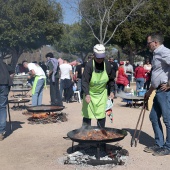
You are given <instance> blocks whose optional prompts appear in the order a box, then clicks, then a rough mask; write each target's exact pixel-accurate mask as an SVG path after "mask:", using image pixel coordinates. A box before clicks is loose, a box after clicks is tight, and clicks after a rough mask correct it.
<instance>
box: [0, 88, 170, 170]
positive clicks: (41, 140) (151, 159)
mask: <svg viewBox="0 0 170 170" xmlns="http://www.w3.org/2000/svg"><path fill="white" fill-rule="evenodd" d="M10 96H11V94H10ZM43 104H49V89H47V90H44V95H43ZM64 105H65V106H66V108H65V109H64V110H63V112H65V113H67V114H68V121H67V122H61V123H53V124H45V125H43V124H38V125H31V124H28V120H27V118H28V116H25V115H23V114H22V112H23V111H13V110H11V119H12V126H13V132H12V133H10V130H9V123H7V137H6V138H5V139H4V140H3V141H0V170H40V169H41V170H47V169H49V170H90V169H97V168H96V167H91V168H89V167H81V166H76V165H63V164H62V163H61V162H60V161H59V159H60V158H61V157H63V155H64V154H65V153H67V151H68V150H69V149H70V147H71V145H72V142H71V140H66V139H64V138H63V137H66V136H67V133H68V132H69V131H71V130H73V129H77V128H80V127H81V124H82V116H81V113H80V111H81V104H80V103H78V102H74V103H64ZM12 106H13V105H12V104H10V107H12ZM140 110H141V108H129V107H125V103H123V102H121V99H120V98H117V99H115V100H114V106H113V113H114V122H113V123H112V124H111V123H110V121H109V119H108V118H107V121H106V127H112V128H118V129H126V130H127V131H128V135H127V136H126V137H125V138H124V139H123V140H121V141H119V142H115V143H111V144H112V145H115V144H119V145H120V146H122V147H123V148H124V149H126V150H128V151H129V159H128V162H127V164H126V165H123V166H116V167H115V169H117V170H119V169H121V170H144V169H145V170H160V169H162V170H169V169H170V161H169V159H170V156H163V157H155V156H152V154H148V153H145V152H143V149H144V147H146V146H148V145H152V144H153V143H154V139H153V130H152V127H151V123H150V121H149V111H146V115H145V120H144V124H143V127H142V132H141V136H140V141H139V143H138V145H137V147H131V146H130V141H131V137H132V135H133V133H134V130H135V126H136V122H137V119H138V116H139V113H140ZM92 125H96V121H93V122H92ZM100 169H101V168H100ZM103 169H106V168H103Z"/></svg>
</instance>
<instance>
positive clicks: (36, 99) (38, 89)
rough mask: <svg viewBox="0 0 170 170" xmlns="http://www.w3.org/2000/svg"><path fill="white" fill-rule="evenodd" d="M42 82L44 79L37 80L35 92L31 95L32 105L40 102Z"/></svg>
mask: <svg viewBox="0 0 170 170" xmlns="http://www.w3.org/2000/svg"><path fill="white" fill-rule="evenodd" d="M44 83H45V79H39V80H38V82H37V85H36V88H35V93H34V94H33V95H32V106H39V105H41V104H42V97H43V88H44Z"/></svg>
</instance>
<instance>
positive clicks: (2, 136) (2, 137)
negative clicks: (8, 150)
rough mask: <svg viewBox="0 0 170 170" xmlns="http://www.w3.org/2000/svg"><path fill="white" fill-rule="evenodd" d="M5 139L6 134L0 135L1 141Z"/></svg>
mask: <svg viewBox="0 0 170 170" xmlns="http://www.w3.org/2000/svg"><path fill="white" fill-rule="evenodd" d="M3 139H4V134H3V133H1V134H0V141H2V140H3Z"/></svg>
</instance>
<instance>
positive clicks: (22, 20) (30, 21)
mask: <svg viewBox="0 0 170 170" xmlns="http://www.w3.org/2000/svg"><path fill="white" fill-rule="evenodd" d="M0 4H1V6H0V50H1V52H2V53H5V54H11V55H12V65H13V66H14V67H15V65H16V63H17V61H18V58H19V57H20V55H21V54H22V53H23V52H25V51H28V50H31V49H37V48H39V47H41V46H42V45H46V44H53V42H54V40H56V39H59V38H60V37H61V33H62V24H61V21H62V9H61V6H60V4H58V3H55V1H52V0H50V1H49V0H29V1H28V0H0Z"/></svg>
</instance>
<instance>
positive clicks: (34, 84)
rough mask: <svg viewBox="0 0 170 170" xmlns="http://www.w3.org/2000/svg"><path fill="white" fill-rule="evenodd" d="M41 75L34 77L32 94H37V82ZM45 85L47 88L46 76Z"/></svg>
mask: <svg viewBox="0 0 170 170" xmlns="http://www.w3.org/2000/svg"><path fill="white" fill-rule="evenodd" d="M39 77H40V76H35V78H34V83H33V86H32V94H35V89H36V86H37V82H38V80H39ZM44 81H45V82H44V87H45V88H46V78H44Z"/></svg>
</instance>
